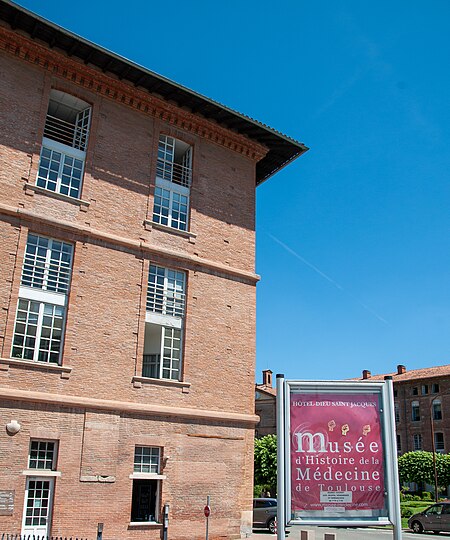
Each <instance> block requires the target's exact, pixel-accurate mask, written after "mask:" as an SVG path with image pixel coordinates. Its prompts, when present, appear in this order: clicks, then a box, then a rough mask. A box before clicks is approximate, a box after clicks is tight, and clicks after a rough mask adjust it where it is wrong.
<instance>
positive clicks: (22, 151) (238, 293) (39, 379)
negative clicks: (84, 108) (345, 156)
mask: <svg viewBox="0 0 450 540" xmlns="http://www.w3.org/2000/svg"><path fill="white" fill-rule="evenodd" d="M61 58H62V57H61ZM64 62H72V61H70V60H68V59H67V58H64ZM0 63H1V69H2V74H3V75H2V85H0V101H2V102H3V103H8V107H6V108H3V109H4V114H5V116H4V121H3V122H2V132H1V135H0V190H1V197H0V234H1V237H2V243H1V245H0V262H1V264H0V307H1V311H0V347H1V349H0V354H1V358H2V360H0V387H1V388H4V389H5V388H8V389H16V390H17V392H21V391H32V392H33V391H35V392H40V393H43V394H46V395H47V396H50V397H49V404H47V405H45V404H37V403H33V399H34V398H30V401H27V402H22V401H21V400H20V399H17V400H15V401H12V402H7V401H4V400H3V402H2V403H1V404H0V414H1V417H0V418H1V419H0V421H1V422H2V424H1V425H5V424H6V423H7V422H9V421H10V420H11V419H16V420H18V421H19V422H20V423H21V425H22V429H21V431H20V432H19V433H18V434H17V435H15V436H13V437H11V436H8V435H7V434H6V432H5V431H3V435H1V436H0V447H1V455H0V460H1V461H0V463H1V466H0V470H1V471H2V472H1V473H0V490H2V489H15V490H16V498H15V509H14V514H13V515H12V516H0V530H3V529H4V530H8V531H16V532H19V530H20V527H21V520H22V509H23V499H24V488H25V476H23V475H22V471H23V470H24V469H26V463H27V455H28V448H29V439H30V437H36V436H39V437H41V438H57V439H58V440H59V460H58V470H59V471H61V477H58V478H56V488H55V500H54V513H53V528H52V533H53V534H54V535H64V536H66V535H78V536H79V535H83V536H88V537H90V538H93V537H94V536H95V530H96V525H97V523H98V522H104V523H105V531H104V538H105V539H106V540H107V539H109V538H117V537H119V536H120V537H121V538H130V539H134V538H143V537H144V536H145V537H146V538H159V537H160V528H156V529H155V528H154V529H150V530H149V529H148V528H143V529H130V528H129V527H128V523H129V520H130V507H131V482H132V481H131V480H130V479H129V475H130V473H131V472H132V460H133V452H134V446H135V445H136V444H140V443H139V441H140V440H141V439H142V438H144V439H145V440H147V441H148V444H157V445H160V446H163V447H164V455H165V456H169V459H168V460H167V465H166V468H165V470H164V474H165V475H166V476H167V478H166V479H165V480H163V483H162V486H163V488H162V496H161V503H163V502H169V503H170V505H171V521H170V531H171V532H170V537H171V538H173V539H176V538H180V539H182V538H192V539H194V538H202V537H204V518H203V514H202V509H203V506H204V504H205V501H206V496H207V495H211V497H212V509H213V514H212V518H211V528H210V532H211V534H210V538H218V537H221V538H233V537H236V538H237V537H239V531H240V527H241V526H244V527H245V526H247V527H248V525H249V522H250V520H251V497H252V476H253V473H252V455H253V454H252V452H253V424H252V423H251V421H250V420H249V419H251V415H252V414H253V411H254V362H255V281H256V280H255V279H253V278H252V273H253V272H254V249H255V245H254V244H255V238H254V226H255V223H254V213H255V193H254V189H255V188H254V186H255V178H254V169H255V162H254V161H253V160H251V159H250V158H249V157H246V156H244V155H242V154H240V153H238V152H236V151H233V150H230V149H228V148H225V147H224V146H221V145H219V144H214V143H212V142H210V141H208V140H206V139H204V138H202V137H200V136H199V135H197V134H194V133H190V132H188V131H184V130H180V129H179V128H176V129H175V128H174V127H173V126H170V125H168V124H167V123H164V122H163V121H162V120H160V119H158V120H156V119H155V118H153V117H152V116H151V115H150V114H144V113H142V112H139V111H136V110H135V109H133V108H131V107H128V106H125V105H123V104H120V103H117V102H115V101H113V100H111V99H108V98H106V97H101V96H99V95H96V94H95V93H93V92H90V91H89V90H87V89H85V88H82V87H80V86H78V85H75V84H72V83H70V82H68V81H67V80H64V79H62V78H59V77H54V76H52V75H51V74H50V73H49V72H48V71H46V70H45V69H44V68H41V67H38V66H34V65H33V64H31V63H29V62H26V61H24V60H21V59H18V58H15V57H14V56H12V55H10V54H8V53H4V52H1V53H0ZM74 65H75V64H74ZM75 67H76V65H75ZM79 67H80V69H83V67H84V66H79ZM51 88H58V89H61V90H64V91H66V92H70V93H73V94H75V95H77V96H78V97H80V98H82V99H84V100H85V101H87V102H89V103H91V104H92V106H93V117H92V129H91V133H90V140H89V145H88V150H87V159H86V169H85V175H84V183H83V189H82V194H81V199H83V201H86V202H87V203H89V206H85V205H82V206H80V205H77V204H72V203H70V202H68V201H66V200H60V199H58V198H55V197H53V196H51V194H42V193H35V192H33V191H30V190H25V189H24V188H25V187H26V185H27V184H31V185H34V182H35V178H36V173H37V167H38V162H39V152H40V144H41V139H42V133H43V125H44V120H45V114H46V111H47V105H48V98H49V92H50V90H51ZM180 114H181V111H180ZM160 132H163V133H168V134H170V135H172V136H175V137H177V138H181V139H183V140H186V141H187V142H188V143H190V144H192V145H193V155H194V169H193V183H192V190H191V216H190V227H189V230H190V231H191V232H192V233H194V234H195V235H196V236H195V237H191V238H188V237H186V236H183V235H179V234H177V233H171V232H166V231H162V230H159V229H156V228H152V227H149V226H145V225H144V222H145V220H146V219H147V220H148V219H151V217H152V208H153V190H154V177H155V155H156V149H157V144H158V137H159V133H160ZM16 209H17V210H20V211H21V212H22V214H20V215H15V216H13V215H12V214H14V212H15V210H16ZM28 230H30V231H32V232H36V233H39V234H42V235H47V236H50V237H53V238H58V239H63V240H66V241H70V242H73V243H74V245H75V252H74V263H73V276H72V284H71V291H70V297H69V303H68V309H67V324H66V332H65V342H64V351H63V360H62V365H63V366H66V367H67V366H70V367H71V368H72V371H71V372H70V373H69V374H63V375H61V373H59V372H57V371H56V372H55V370H51V369H49V370H43V369H36V368H35V367H33V366H24V365H15V364H14V362H10V363H8V359H9V357H10V350H11V342H12V335H13V327H14V319H15V312H16V307H17V298H18V289H19V283H20V273H21V265H22V260H23V253H24V247H25V243H26V238H27V233H28ZM93 230H95V233H94V232H92V233H91V231H93ZM108 235H115V236H114V237H112V238H111V239H110V240H108V239H107V236H108ZM140 242H141V243H142V246H143V247H142V249H141V248H140V247H139V243H140ZM202 259H208V261H210V263H208V264H204V263H203V262H202ZM150 261H156V262H158V263H160V264H163V265H164V266H169V267H176V268H179V269H182V270H185V271H186V272H187V276H188V280H187V283H188V289H187V292H188V296H187V314H186V320H185V335H184V367H183V370H184V371H183V381H184V382H188V383H190V386H189V387H188V386H185V388H181V387H180V386H174V385H170V384H166V385H160V384H143V385H142V386H141V387H136V386H133V383H132V377H133V376H134V375H136V374H138V375H139V374H140V372H139V366H140V362H141V357H142V352H143V321H144V320H145V294H146V288H147V272H148V266H149V262H150ZM137 386H138V385H137ZM56 395H65V396H75V397H82V398H83V399H86V400H89V399H92V398H96V399H103V400H106V401H110V402H111V403H112V402H114V403H115V402H116V401H118V402H121V403H124V402H132V403H135V404H137V406H136V407H134V412H130V413H126V412H124V409H123V408H122V410H121V411H118V410H115V409H114V407H115V405H114V404H113V403H112V404H111V410H110V411H103V412H99V411H97V412H95V411H94V410H93V409H92V407H89V406H88V407H87V409H86V408H84V407H82V406H80V407H79V408H75V409H74V408H73V407H72V408H70V407H64V406H61V405H60V404H57V403H56V402H55V403H54V404H51V403H50V402H51V401H52V399H53V398H52V396H56ZM149 404H150V405H151V404H155V405H158V406H167V407H175V408H178V409H179V410H180V413H181V412H182V411H184V410H186V409H193V410H202V411H206V413H204V416H205V417H204V418H203V419H202V420H192V419H189V418H188V417H187V416H185V417H184V419H177V418H176V417H174V416H170V417H167V418H164V417H161V416H157V415H156V416H155V415H151V414H149V413H148V411H147V412H145V413H144V412H143V413H142V414H139V412H137V411H138V410H139V406H142V407H144V406H146V405H149ZM207 411H216V412H217V411H219V412H220V411H221V412H222V413H223V414H224V416H223V418H224V419H223V420H222V421H218V420H215V419H212V418H211V419H208V418H207ZM231 413H239V414H242V415H247V417H246V418H248V419H247V420H246V421H241V420H233V421H232V420H230V419H229V415H230V414H231ZM227 415H228V416H227ZM92 418H95V419H97V420H96V421H94V422H93V423H92V422H91V420H92ZM86 419H91V420H89V421H88V423H87V424H86ZM105 419H108V421H107V422H106V424H107V426H109V427H108V429H106V430H104V431H99V432H98V433H95V432H94V433H93V432H92V429H91V428H89V429H86V425H88V426H92V425H93V426H95V425H102V424H104V422H105V421H106V420H105ZM111 426H114V427H111ZM94 431H95V430H94ZM33 434H34V435H33ZM153 441H154V442H153ZM96 467H97V468H98V472H95V470H96ZM83 471H84V472H83ZM102 471H104V472H105V474H108V475H111V476H114V478H115V481H114V482H112V483H100V482H82V481H80V477H82V476H83V475H84V474H85V473H86V474H87V475H89V474H91V473H92V474H100V475H101V474H103V472H102ZM111 471H114V474H111ZM80 516H82V519H81V518H80ZM187 531H188V532H187Z"/></svg>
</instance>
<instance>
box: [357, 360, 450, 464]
mask: <svg viewBox="0 0 450 540" xmlns="http://www.w3.org/2000/svg"><path fill="white" fill-rule="evenodd" d="M386 375H390V376H392V379H393V382H394V401H395V425H396V430H397V450H398V453H399V454H404V453H405V452H411V451H414V450H425V451H427V452H431V451H432V450H433V443H432V441H433V440H434V448H435V450H436V451H437V452H442V453H447V452H449V451H450V445H449V442H450V439H449V436H450V401H449V400H450V395H449V394H450V365H449V364H447V365H445V366H437V367H431V368H423V369H412V370H410V371H407V369H406V367H405V366H404V365H402V364H399V365H398V366H397V371H396V372H394V373H386V374H384V375H372V374H371V373H370V371H368V370H366V369H365V370H364V371H363V372H362V378H361V380H371V381H372V380H383V379H384V377H386Z"/></svg>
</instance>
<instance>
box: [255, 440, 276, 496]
mask: <svg viewBox="0 0 450 540" xmlns="http://www.w3.org/2000/svg"><path fill="white" fill-rule="evenodd" d="M255 485H257V486H260V487H261V488H262V489H268V490H269V491H270V493H271V495H272V496H275V493H276V490H277V436H276V435H266V436H265V437H261V438H260V439H255ZM258 495H259V494H258Z"/></svg>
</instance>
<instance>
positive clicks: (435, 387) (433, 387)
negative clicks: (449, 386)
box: [431, 383, 439, 394]
mask: <svg viewBox="0 0 450 540" xmlns="http://www.w3.org/2000/svg"><path fill="white" fill-rule="evenodd" d="M431 393H432V394H437V393H439V383H433V384H432V385H431Z"/></svg>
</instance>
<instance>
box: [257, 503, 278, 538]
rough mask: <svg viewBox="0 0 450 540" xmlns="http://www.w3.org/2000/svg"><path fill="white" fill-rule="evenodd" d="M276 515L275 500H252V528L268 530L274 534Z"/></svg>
mask: <svg viewBox="0 0 450 540" xmlns="http://www.w3.org/2000/svg"><path fill="white" fill-rule="evenodd" d="M276 515H277V500H276V499H270V498H268V497H260V498H258V499H253V528H254V529H269V531H270V532H271V533H272V534H275V517H276Z"/></svg>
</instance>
